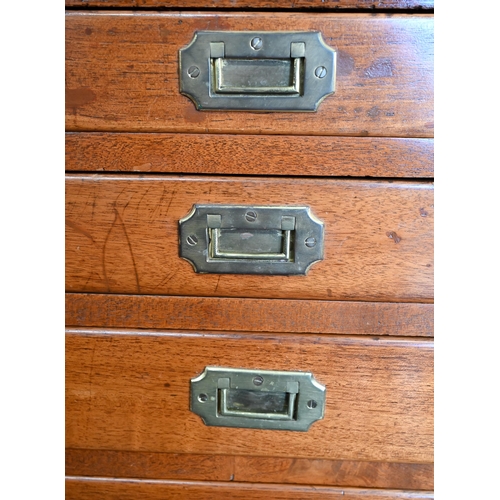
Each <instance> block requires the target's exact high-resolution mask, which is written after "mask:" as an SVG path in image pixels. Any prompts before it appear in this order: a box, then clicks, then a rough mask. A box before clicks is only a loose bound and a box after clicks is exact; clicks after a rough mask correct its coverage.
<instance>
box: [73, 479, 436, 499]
mask: <svg viewBox="0 0 500 500" xmlns="http://www.w3.org/2000/svg"><path fill="white" fill-rule="evenodd" d="M103 498H105V499H107V500H137V499H138V498H140V499H142V500H165V498H168V499H169V500H177V499H187V500H214V499H215V498H217V499H233V500H263V499H266V500H267V499H270V498H272V499H273V500H316V499H320V498H321V499H325V500H396V499H399V500H410V499H412V500H431V499H433V498H434V495H433V494H432V493H429V492H415V491H398V490H392V491H391V490H388V491H384V490H371V489H366V490H361V489H354V488H346V489H339V488H328V487H324V486H288V485H278V484H248V483H220V482H219V483H216V482H194V481H193V482H188V481H153V480H137V479H136V480H133V479H102V478H83V477H74V476H73V477H72V476H70V477H68V478H67V479H66V500H102V499H103Z"/></svg>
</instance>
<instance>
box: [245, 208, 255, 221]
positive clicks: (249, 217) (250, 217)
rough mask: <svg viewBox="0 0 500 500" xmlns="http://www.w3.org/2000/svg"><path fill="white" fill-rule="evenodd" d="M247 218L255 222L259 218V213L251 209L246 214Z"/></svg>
mask: <svg viewBox="0 0 500 500" xmlns="http://www.w3.org/2000/svg"><path fill="white" fill-rule="evenodd" d="M245 219H246V220H247V221H248V222H255V220H256V219H257V214H256V213H255V212H254V211H253V210H249V211H248V212H247V213H246V214H245Z"/></svg>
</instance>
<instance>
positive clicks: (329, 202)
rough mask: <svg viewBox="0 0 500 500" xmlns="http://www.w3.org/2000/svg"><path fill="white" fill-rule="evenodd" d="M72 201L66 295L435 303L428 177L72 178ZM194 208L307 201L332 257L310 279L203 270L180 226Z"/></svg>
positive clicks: (69, 200) (68, 212)
mask: <svg viewBox="0 0 500 500" xmlns="http://www.w3.org/2000/svg"><path fill="white" fill-rule="evenodd" d="M66 203H67V208H66V217H67V220H66V228H67V239H66V252H67V253H66V270H67V274H66V277H67V280H66V285H67V291H68V292H101V293H134V294H158V295H195V296H219V297H224V296H226V297H260V298H296V299H326V300H374V301H394V302H398V301H402V302H426V301H427V302H429V301H432V297H433V186H432V184H431V183H416V182H392V183H391V182H383V181H361V180H359V181H356V180H334V179H329V180H325V179H301V180H300V181H297V180H294V179H272V178H224V177H181V176H140V177H136V176H106V175H70V176H68V177H67V194H66ZM196 203H213V204H230V205H254V206H260V205H271V206H273V205H274V206H280V205H283V204H286V205H290V206H309V207H310V208H311V211H312V213H313V214H314V215H315V216H316V217H318V218H319V219H320V220H322V221H323V222H324V225H325V244H324V255H325V258H324V260H323V261H320V262H317V263H315V264H314V265H313V266H312V267H311V268H310V270H309V271H308V273H307V275H305V276H259V275H233V274H198V273H195V272H194V271H193V268H192V267H191V265H190V264H189V263H188V262H187V261H185V260H183V259H181V258H180V257H179V242H178V239H179V232H178V221H179V219H181V218H182V217H184V216H186V215H187V214H188V213H189V212H190V210H191V208H192V206H193V205H194V204H196Z"/></svg>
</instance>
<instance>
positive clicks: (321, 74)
mask: <svg viewBox="0 0 500 500" xmlns="http://www.w3.org/2000/svg"><path fill="white" fill-rule="evenodd" d="M326 73H327V71H326V68H325V67H324V66H318V67H317V68H316V69H315V70H314V74H315V75H316V78H325V76H326Z"/></svg>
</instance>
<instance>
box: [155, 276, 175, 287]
mask: <svg viewBox="0 0 500 500" xmlns="http://www.w3.org/2000/svg"><path fill="white" fill-rule="evenodd" d="M174 276H175V272H173V273H172V274H169V275H168V276H167V277H166V278H163V279H162V280H161V281H160V282H159V283H158V284H157V285H155V286H154V289H155V290H156V289H157V288H158V287H162V286H165V285H167V284H168V283H169V282H170V280H171V279H172V278H173V277H174Z"/></svg>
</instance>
